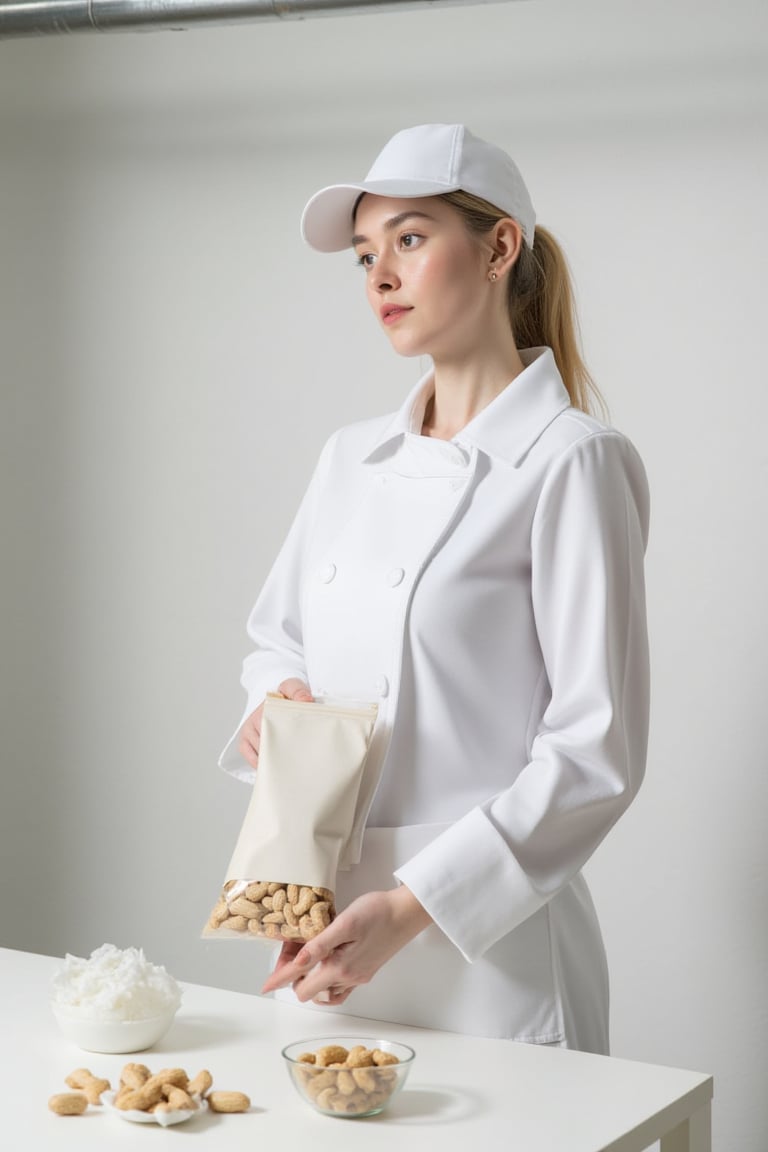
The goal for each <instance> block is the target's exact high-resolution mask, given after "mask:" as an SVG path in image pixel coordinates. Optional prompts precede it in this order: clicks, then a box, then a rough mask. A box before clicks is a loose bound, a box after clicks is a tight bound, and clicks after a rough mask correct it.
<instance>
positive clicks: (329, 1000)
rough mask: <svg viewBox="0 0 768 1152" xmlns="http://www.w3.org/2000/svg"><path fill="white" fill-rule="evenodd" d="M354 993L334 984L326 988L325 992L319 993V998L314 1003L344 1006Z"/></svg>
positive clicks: (349, 989)
mask: <svg viewBox="0 0 768 1152" xmlns="http://www.w3.org/2000/svg"><path fill="white" fill-rule="evenodd" d="M352 991H354V989H352V988H342V987H341V986H340V985H339V984H333V985H332V986H331V987H330V988H326V990H325V991H324V992H318V994H317V996H315V997H314V999H313V1000H312V1003H313V1004H332V1005H333V1004H343V1003H344V1001H345V1000H346V999H347V997H348V996H349V994H350V993H351V992H352Z"/></svg>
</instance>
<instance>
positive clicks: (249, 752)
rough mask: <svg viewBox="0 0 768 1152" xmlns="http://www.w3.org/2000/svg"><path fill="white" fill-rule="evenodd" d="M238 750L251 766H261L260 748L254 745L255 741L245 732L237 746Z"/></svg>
mask: <svg viewBox="0 0 768 1152" xmlns="http://www.w3.org/2000/svg"><path fill="white" fill-rule="evenodd" d="M237 750H238V752H239V753H240V755H241V756H242V758H243V760H245V761H247V762H248V764H250V766H251V768H254V769H257V768H258V767H259V750H258V748H255V747H254V746H253V743H252V742H251V741H250V740H249V739H248V737H247V736H246V735H245V733H243V735H242V736H241V737H240V741H239V743H238V746H237Z"/></svg>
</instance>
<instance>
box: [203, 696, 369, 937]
mask: <svg viewBox="0 0 768 1152" xmlns="http://www.w3.org/2000/svg"><path fill="white" fill-rule="evenodd" d="M376 715H377V706H376V704H350V703H345V702H343V701H336V700H333V699H331V698H328V697H319V698H317V699H315V700H314V701H312V702H311V703H307V702H305V701H298V700H286V699H285V698H284V697H282V696H279V695H269V696H267V698H266V700H265V701H264V712H263V715H262V723H261V744H260V748H259V767H258V771H257V772H256V779H255V782H254V785H253V792H252V794H251V799H250V803H249V805H248V809H247V811H246V814H245V819H244V821H243V825H242V827H241V829H240V834H239V836H238V839H237V844H236V845H235V850H234V853H233V854H232V858H231V860H230V862H229V867H228V869H227V872H226V876H225V880H224V885H223V887H222V889H221V893H220V895H219V899H218V901H217V903H216V905H215V907H214V908H213V910H212V912H211V914H210V917H209V919H208V922H207V924H206V925H205V928H204V929H203V933H202V935H203V937H217V938H225V937H230V938H233V937H234V938H239V939H243V938H253V939H266V940H273V941H274V940H311V939H312V937H313V936H316V935H317V933H318V932H321V931H322V930H323V928H325V927H327V925H328V924H329V923H330V922H331V920H332V919H333V918H334V916H335V915H336V907H335V898H334V891H335V886H336V873H337V871H338V869H339V867H342V868H343V867H348V862H347V860H348V858H349V856H350V844H351V841H352V840H353V839H355V838H356V837H357V835H358V831H359V827H360V824H361V820H362V819H364V818H365V815H366V813H363V812H362V811H361V804H362V803H365V802H366V799H365V798H368V797H370V795H371V794H372V787H371V781H370V780H368V781H364V777H365V767H366V757H367V753H368V748H369V745H370V742H371V737H372V735H373V729H374V725H375V722H376Z"/></svg>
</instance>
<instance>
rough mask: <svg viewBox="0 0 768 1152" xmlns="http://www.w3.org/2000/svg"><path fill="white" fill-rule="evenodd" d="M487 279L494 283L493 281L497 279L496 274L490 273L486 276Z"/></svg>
mask: <svg viewBox="0 0 768 1152" xmlns="http://www.w3.org/2000/svg"><path fill="white" fill-rule="evenodd" d="M488 279H489V280H493V281H494V283H495V281H496V280H497V279H498V277H497V276H496V273H495V272H490V273H489V275H488Z"/></svg>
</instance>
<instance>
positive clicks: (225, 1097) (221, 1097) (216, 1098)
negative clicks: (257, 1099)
mask: <svg viewBox="0 0 768 1152" xmlns="http://www.w3.org/2000/svg"><path fill="white" fill-rule="evenodd" d="M206 1099H207V1100H208V1107H209V1108H210V1109H211V1111H212V1112H247V1111H248V1109H249V1108H250V1106H251V1101H250V1099H249V1098H248V1097H247V1096H246V1094H245V1092H221V1091H218V1092H209V1093H208V1096H207V1097H206Z"/></svg>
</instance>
